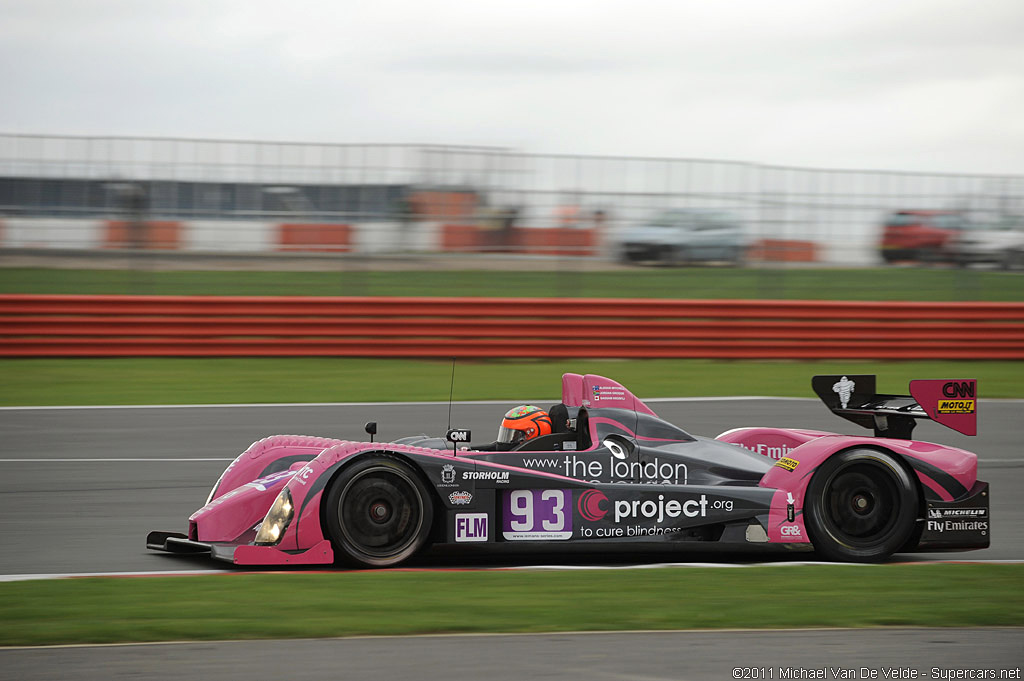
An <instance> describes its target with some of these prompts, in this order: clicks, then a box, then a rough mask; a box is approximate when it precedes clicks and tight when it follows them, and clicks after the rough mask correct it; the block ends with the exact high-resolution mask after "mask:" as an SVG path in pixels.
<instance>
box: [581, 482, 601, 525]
mask: <svg viewBox="0 0 1024 681" xmlns="http://www.w3.org/2000/svg"><path fill="white" fill-rule="evenodd" d="M576 508H578V509H579V512H580V515H581V516H583V519H584V520H589V521H590V522H595V521H598V520H600V519H601V518H603V517H605V516H606V515H607V514H608V497H606V496H605V495H604V492H601V491H599V490H596V489H588V490H586V491H585V492H583V493H582V494H580V498H579V499H578V500H577V502H576Z"/></svg>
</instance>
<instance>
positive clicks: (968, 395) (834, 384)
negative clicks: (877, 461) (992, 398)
mask: <svg viewBox="0 0 1024 681" xmlns="http://www.w3.org/2000/svg"><path fill="white" fill-rule="evenodd" d="M811 387H812V388H814V392H815V393H817V395H818V397H820V398H821V401H822V402H824V403H825V405H826V406H827V407H828V408H829V409H831V410H832V411H833V412H834V413H835V414H837V415H839V416H842V417H843V418H844V419H846V420H848V421H853V422H854V423H856V424H857V425H859V426H863V427H865V428H871V429H873V430H874V431H875V436H876V437H892V438H898V439H901V440H909V439H910V434H911V432H913V430H914V426H915V425H916V420H917V419H931V420H933V421H935V422H936V423H941V424H942V425H944V426H946V427H947V428H952V429H953V430H955V431H957V432H960V433H963V434H964V435H976V434H977V432H978V431H977V417H978V401H977V399H978V398H977V392H978V382H977V381H976V380H975V379H973V378H970V379H955V380H952V379H934V380H933V379H927V380H914V381H911V382H910V395H909V396H908V395H886V394H881V395H880V394H878V393H877V392H875V377H874V376H872V375H868V374H847V375H846V376H815V377H814V378H813V379H812V380H811Z"/></svg>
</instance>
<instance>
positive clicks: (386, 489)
mask: <svg viewBox="0 0 1024 681" xmlns="http://www.w3.org/2000/svg"><path fill="white" fill-rule="evenodd" d="M433 517H434V509H433V504H432V503H431V500H430V496H429V493H428V492H427V489H426V487H425V486H424V484H423V482H422V481H421V480H420V478H419V476H418V475H417V474H416V472H415V471H414V470H412V469H411V468H410V467H409V466H408V465H406V464H405V463H403V462H402V461H400V460H398V459H396V458H394V457H391V456H387V455H378V456H373V457H369V458H366V459H362V460H360V461H357V462H356V463H354V464H352V465H351V466H349V467H348V468H345V469H344V470H343V471H342V472H341V474H340V475H339V476H338V477H337V478H336V479H335V480H334V482H332V483H331V487H330V489H329V490H328V492H327V497H326V500H325V501H324V520H325V522H326V526H327V533H328V536H329V537H330V540H331V544H333V545H334V550H335V554H336V556H337V559H338V561H339V562H342V563H346V564H349V565H355V566H358V567H390V566H393V565H398V564H399V563H401V562H403V561H405V560H407V559H409V558H411V557H412V556H413V555H414V554H415V553H416V552H417V551H419V550H420V549H421V548H423V546H424V545H425V544H426V542H427V537H428V535H429V534H430V527H431V523H432V522H433Z"/></svg>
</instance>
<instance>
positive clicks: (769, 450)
mask: <svg viewBox="0 0 1024 681" xmlns="http://www.w3.org/2000/svg"><path fill="white" fill-rule="evenodd" d="M740 446H741V447H743V448H744V449H748V450H750V451H752V452H754V453H755V454H760V455H761V456H767V457H768V458H769V459H781V458H782V457H784V456H785V455H786V454H789V450H791V449H793V448H792V447H790V446H789V445H787V444H779V445H775V446H772V445H766V444H765V443H763V442H758V443H757V444H756V445H744V444H741V445H740Z"/></svg>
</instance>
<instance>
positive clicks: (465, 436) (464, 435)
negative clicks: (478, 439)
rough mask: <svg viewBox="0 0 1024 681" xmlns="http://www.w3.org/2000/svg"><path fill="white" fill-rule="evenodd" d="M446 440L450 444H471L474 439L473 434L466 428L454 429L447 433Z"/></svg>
mask: <svg viewBox="0 0 1024 681" xmlns="http://www.w3.org/2000/svg"><path fill="white" fill-rule="evenodd" d="M445 439H446V440H448V442H463V443H465V442H470V441H472V439H473V433H472V431H469V430H466V429H465V428H453V429H451V430H449V431H448V432H447V433H445Z"/></svg>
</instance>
